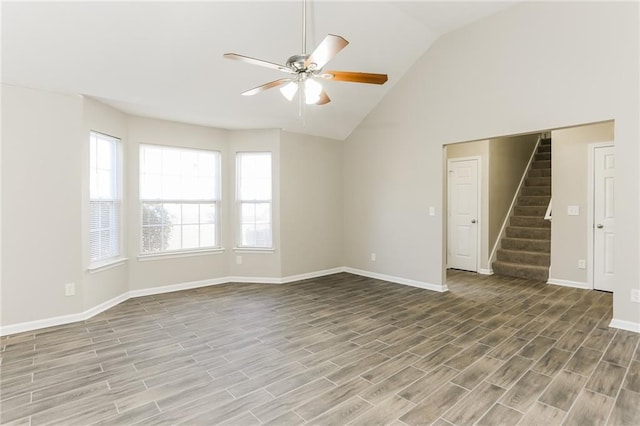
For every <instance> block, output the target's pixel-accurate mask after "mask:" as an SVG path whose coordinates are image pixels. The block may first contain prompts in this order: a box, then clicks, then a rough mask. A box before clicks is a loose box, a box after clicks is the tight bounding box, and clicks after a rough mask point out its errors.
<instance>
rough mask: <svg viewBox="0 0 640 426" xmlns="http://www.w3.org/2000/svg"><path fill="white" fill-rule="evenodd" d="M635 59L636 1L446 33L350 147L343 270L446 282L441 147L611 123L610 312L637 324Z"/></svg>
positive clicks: (563, 9) (515, 15)
mask: <svg viewBox="0 0 640 426" xmlns="http://www.w3.org/2000/svg"><path fill="white" fill-rule="evenodd" d="M532 23H535V25H534V24H532ZM638 52H639V46H638V4H637V3H631V2H630V3H611V2H609V3H605V2H600V3H591V2H579V3H572V2H571V3H570V2H565V3H556V2H531V3H523V4H519V5H516V6H514V7H512V8H509V9H507V10H505V11H503V12H501V13H499V14H497V15H495V16H492V17H489V18H487V19H485V20H483V21H480V22H477V23H474V24H472V25H469V26H467V27H465V28H462V29H460V30H458V31H455V32H453V33H450V34H448V35H445V36H443V37H442V38H441V39H440V40H438V41H437V42H436V43H435V44H434V45H433V47H432V48H431V49H430V50H429V51H428V52H427V53H426V54H425V55H424V56H423V57H422V58H421V59H420V60H419V61H418V62H417V63H416V65H415V66H414V67H413V68H412V69H411V70H410V71H409V72H408V73H407V74H406V75H405V76H404V78H403V79H402V80H400V81H398V82H397V83H396V85H395V86H394V88H393V89H392V91H391V92H390V93H389V94H388V95H387V96H386V97H385V99H383V101H382V102H381V103H380V104H379V105H378V107H377V108H376V109H375V110H374V111H373V112H372V113H371V114H370V115H369V116H368V117H367V118H366V119H365V120H364V121H363V123H362V124H361V125H360V126H359V127H358V128H357V129H356V130H355V131H354V132H353V133H352V134H351V136H350V137H349V138H348V139H347V140H346V144H345V194H353V195H351V196H349V197H345V232H346V235H345V241H346V243H345V260H346V262H347V266H354V267H361V268H363V269H369V270H376V271H378V272H381V273H385V274H388V275H393V276H397V277H404V278H409V279H414V280H419V281H426V282H431V283H435V284H440V283H442V282H443V281H444V280H445V278H444V268H443V265H444V259H443V252H442V241H443V236H444V232H443V225H442V222H443V221H442V217H441V216H440V215H441V214H442V211H443V204H442V203H443V199H444V197H443V170H442V153H441V151H442V145H444V144H449V143H454V142H459V141H468V140H478V139H487V138H492V137H498V136H503V135H513V134H524V133H533V132H536V131H540V130H545V129H553V128H560V127H566V126H571V125H577V124H582V123H591V122H597V121H602V120H607V119H615V123H616V124H615V126H616V127H615V135H616V140H615V143H616V158H617V159H618V164H617V170H616V172H617V183H619V184H618V186H617V188H616V189H617V191H618V193H617V196H616V203H617V204H616V211H617V212H619V216H618V217H617V222H616V226H620V229H625V233H624V235H621V236H620V238H619V239H618V241H617V246H616V259H615V262H616V265H617V274H618V275H617V278H616V279H617V281H618V285H619V287H620V291H619V292H616V293H615V295H614V316H615V318H616V319H617V320H621V321H628V322H630V323H636V324H637V323H640V312H639V311H640V310H639V309H638V305H637V304H633V303H631V302H630V300H629V294H630V290H631V288H639V287H640V279H639V270H638V267H637V259H638V258H639V257H640V252H639V245H638V238H639V235H640V234H639V225H640V223H639V222H640V214H639V211H638V198H639V191H638V187H639V178H638V158H639V152H638V151H639V150H638V140H639V131H638V125H639V122H638V116H639V108H638V89H639V85H638V75H639V69H638V63H639V53H638ZM429 206H435V207H436V211H437V214H438V216H436V217H429V216H428V215H427V211H428V207H429ZM371 251H378V252H379V253H382V255H381V256H380V259H381V261H380V262H377V264H376V265H375V267H374V266H373V265H371V264H369V263H367V261H366V259H367V258H368V254H369V253H370V252H371Z"/></svg>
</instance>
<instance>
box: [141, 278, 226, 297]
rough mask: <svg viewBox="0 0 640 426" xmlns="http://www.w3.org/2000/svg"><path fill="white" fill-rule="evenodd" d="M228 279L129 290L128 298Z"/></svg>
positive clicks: (186, 288)
mask: <svg viewBox="0 0 640 426" xmlns="http://www.w3.org/2000/svg"><path fill="white" fill-rule="evenodd" d="M229 282H230V281H229V280H228V279H227V278H226V277H225V278H213V279H209V280H200V281H191V282H186V283H180V284H170V285H164V286H160V287H151V288H144V289H141V290H129V292H128V296H129V297H128V298H133V297H143V296H153V295H154V294H164V293H173V292H174V291H182V290H191V289H194V288H200V287H208V286H210V285H219V284H226V283H229Z"/></svg>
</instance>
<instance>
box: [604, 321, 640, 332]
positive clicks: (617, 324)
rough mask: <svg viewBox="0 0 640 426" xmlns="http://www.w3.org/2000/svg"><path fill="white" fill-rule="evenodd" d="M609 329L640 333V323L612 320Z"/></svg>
mask: <svg viewBox="0 0 640 426" xmlns="http://www.w3.org/2000/svg"><path fill="white" fill-rule="evenodd" d="M609 327H613V328H619V329H620V330H627V331H633V332H635V333H640V322H633V321H625V320H619V319H615V318H614V319H612V320H611V322H610V323H609Z"/></svg>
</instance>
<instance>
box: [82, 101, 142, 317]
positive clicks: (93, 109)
mask: <svg viewBox="0 0 640 426" xmlns="http://www.w3.org/2000/svg"><path fill="white" fill-rule="evenodd" d="M82 105H83V125H84V128H83V135H82V136H81V137H82V140H81V142H80V143H81V147H82V148H81V154H82V155H81V158H80V167H81V170H82V174H81V176H82V178H81V179H80V186H81V197H82V202H81V205H80V208H81V210H82V220H81V222H80V223H79V224H78V226H80V227H81V230H82V259H81V262H82V263H81V267H82V269H83V280H82V296H83V307H84V310H87V309H90V308H92V307H94V306H97V305H100V304H101V303H104V302H107V301H108V300H111V299H113V298H115V297H118V296H120V295H121V294H123V293H125V292H127V291H128V290H129V285H128V284H129V263H128V262H123V263H120V264H119V265H117V266H114V267H112V268H105V269H102V270H96V271H92V272H89V271H88V269H87V267H88V266H89V229H88V227H87V226H83V225H82V224H86V223H89V179H88V176H89V142H88V141H89V132H90V131H96V132H100V133H104V134H107V135H110V136H114V137H116V138H118V139H120V142H121V144H122V151H123V152H124V151H126V150H127V149H128V145H129V141H128V129H127V116H126V115H125V114H123V113H122V112H120V111H117V110H116V109H114V108H111V107H109V106H107V105H105V104H103V103H100V102H97V101H95V100H93V99H90V98H83V99H82ZM127 160H128V159H127ZM127 163H128V161H125V160H124V159H123V169H124V168H125V167H126V165H127ZM128 177H129V176H128V174H127V173H124V170H123V176H122V179H123V182H125V181H126V180H127V179H128ZM122 189H123V198H122V199H123V201H125V200H126V199H127V196H126V195H127V191H125V189H127V188H124V187H123V188H122ZM123 208H126V204H125V205H124V206H123ZM127 225H128V224H127V223H126V221H123V223H122V234H123V236H125V235H127V234H128V231H129V228H128V226H127ZM124 242H126V238H123V246H122V250H123V253H122V255H123V257H127V256H128V253H127V247H126V244H124Z"/></svg>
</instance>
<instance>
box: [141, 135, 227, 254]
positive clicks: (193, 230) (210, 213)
mask: <svg viewBox="0 0 640 426" xmlns="http://www.w3.org/2000/svg"><path fill="white" fill-rule="evenodd" d="M140 202H141V215H142V241H141V247H140V252H141V253H142V254H153V253H163V252H173V251H181V250H197V249H206V248H216V247H219V219H218V218H219V216H220V215H219V209H220V153H219V152H217V151H205V150H196V149H187V148H176V147H163V146H157V145H141V146H140Z"/></svg>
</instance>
